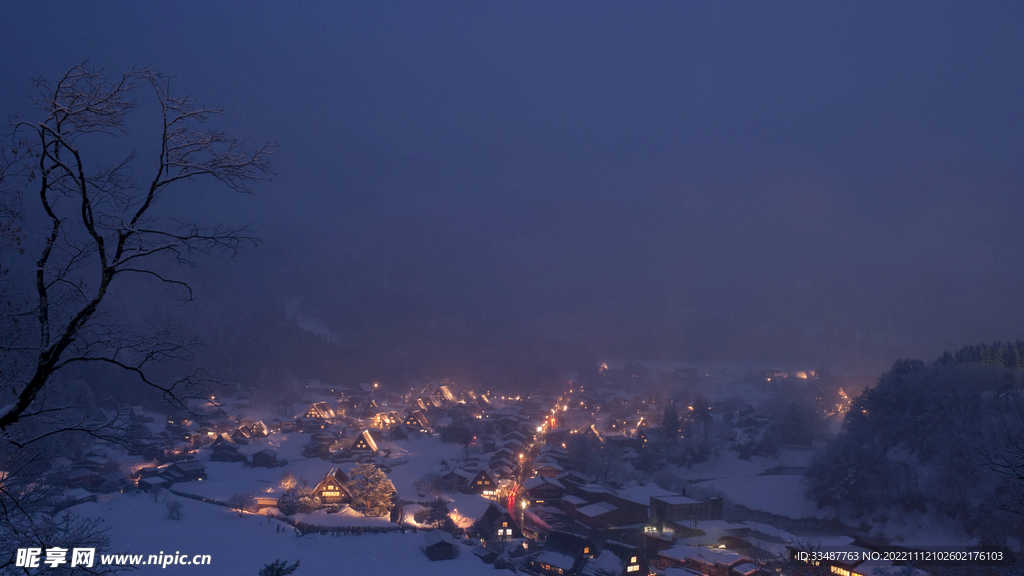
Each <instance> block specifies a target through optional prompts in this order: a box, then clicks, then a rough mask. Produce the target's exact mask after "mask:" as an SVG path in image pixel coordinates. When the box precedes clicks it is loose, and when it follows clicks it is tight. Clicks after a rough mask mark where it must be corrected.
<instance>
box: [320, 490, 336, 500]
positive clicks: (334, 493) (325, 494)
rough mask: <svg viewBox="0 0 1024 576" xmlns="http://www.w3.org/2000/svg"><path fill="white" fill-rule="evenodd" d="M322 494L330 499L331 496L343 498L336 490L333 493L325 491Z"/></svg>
mask: <svg viewBox="0 0 1024 576" xmlns="http://www.w3.org/2000/svg"><path fill="white" fill-rule="evenodd" d="M321 494H323V495H324V497H326V498H330V497H331V496H341V493H340V492H338V491H337V490H335V491H333V492H330V491H327V490H324V491H323V492H321Z"/></svg>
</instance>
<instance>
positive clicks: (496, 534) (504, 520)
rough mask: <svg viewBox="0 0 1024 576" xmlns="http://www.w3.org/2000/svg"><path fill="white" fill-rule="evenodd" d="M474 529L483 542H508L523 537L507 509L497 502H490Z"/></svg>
mask: <svg viewBox="0 0 1024 576" xmlns="http://www.w3.org/2000/svg"><path fill="white" fill-rule="evenodd" d="M474 527H475V528H476V529H477V530H478V531H479V533H480V537H481V538H483V539H484V540H495V539H497V540H508V539H510V538H523V537H524V536H523V531H522V530H521V529H520V528H519V525H518V524H516V522H515V518H513V517H512V515H511V514H509V513H508V509H506V508H505V507H504V506H502V505H501V504H498V503H497V502H491V504H490V506H488V507H487V510H485V511H484V513H483V516H481V517H480V519H479V520H477V522H476V524H474Z"/></svg>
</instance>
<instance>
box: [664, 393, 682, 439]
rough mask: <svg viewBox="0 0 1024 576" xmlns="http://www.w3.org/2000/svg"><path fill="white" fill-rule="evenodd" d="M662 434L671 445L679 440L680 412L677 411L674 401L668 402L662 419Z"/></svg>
mask: <svg viewBox="0 0 1024 576" xmlns="http://www.w3.org/2000/svg"><path fill="white" fill-rule="evenodd" d="M661 433H662V436H663V437H664V438H665V441H666V442H668V443H669V444H675V443H676V440H678V439H679V412H678V411H677V410H676V403H675V402H673V401H672V400H669V401H668V405H667V406H665V411H664V413H663V415H662V417H661Z"/></svg>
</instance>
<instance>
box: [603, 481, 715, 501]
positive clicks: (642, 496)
mask: <svg viewBox="0 0 1024 576" xmlns="http://www.w3.org/2000/svg"><path fill="white" fill-rule="evenodd" d="M616 494H617V495H618V496H619V497H620V498H623V499H625V500H629V501H630V502H636V503H637V504H643V505H644V506H649V505H650V504H651V497H652V496H654V497H657V498H659V499H661V500H664V499H666V498H673V497H681V498H686V497H685V496H682V495H681V494H679V493H678V492H673V491H671V490H665V489H664V488H661V487H660V486H658V485H657V484H646V485H644V486H633V487H630V488H623V489H622V490H618V491H617V492H616ZM686 500H690V499H689V498H686ZM670 502H672V503H673V504H679V503H681V502H677V501H675V500H670ZM690 502H696V500H690Z"/></svg>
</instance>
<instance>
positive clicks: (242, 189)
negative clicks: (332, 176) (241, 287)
mask: <svg viewBox="0 0 1024 576" xmlns="http://www.w3.org/2000/svg"><path fill="white" fill-rule="evenodd" d="M35 88H36V97H35V109H34V111H32V112H30V113H28V114H27V115H25V116H22V117H19V118H16V119H15V120H14V122H12V124H11V125H10V127H9V131H8V133H7V134H6V135H5V136H4V142H3V144H2V145H0V245H2V246H3V249H4V250H5V256H8V255H10V256H11V259H12V260H17V259H19V258H21V259H23V261H21V262H16V264H17V265H20V266H23V267H24V268H25V269H27V270H31V271H32V274H31V275H30V276H29V278H31V282H30V283H27V285H25V286H15V285H13V284H12V282H7V281H8V280H9V279H10V277H9V276H7V275H5V274H3V271H2V270H0V281H2V282H7V284H5V285H4V286H2V287H0V288H2V289H0V293H2V294H3V302H2V303H0V398H3V399H2V400H0V439H2V440H3V442H2V443H0V469H2V470H4V481H3V489H2V490H0V572H2V571H3V570H4V569H5V568H6V566H7V565H8V564H7V562H13V560H11V559H13V558H14V554H13V552H11V553H10V554H8V552H10V547H14V548H17V547H24V546H32V547H39V546H42V547H44V548H46V547H48V546H50V545H54V544H59V545H61V546H62V547H69V546H70V545H72V544H73V545H74V546H89V545H90V543H92V545H96V544H99V545H102V544H103V540H104V537H103V535H102V529H99V528H98V527H97V525H95V524H94V523H90V522H88V521H82V520H76V519H75V517H74V516H72V515H66V516H63V518H65V520H62V521H57V520H55V519H52V518H49V517H48V514H49V513H50V511H52V509H53V506H54V505H55V503H56V502H57V501H58V500H59V496H60V495H59V493H57V494H53V493H52V492H53V491H51V490H49V488H48V487H47V486H45V485H44V484H43V483H42V482H40V479H41V478H45V476H44V475H45V473H46V472H47V469H46V463H47V462H52V458H54V457H55V456H59V455H62V454H63V453H64V451H66V449H67V446H68V445H69V442H75V443H78V442H81V441H83V440H86V439H88V438H87V437H89V436H91V437H94V438H97V439H102V440H107V441H112V442H118V443H121V444H124V445H126V446H130V447H139V446H137V441H138V439H140V438H143V437H144V436H145V435H146V434H141V433H140V432H142V431H141V430H140V429H139V428H138V425H137V423H134V424H133V423H132V421H131V419H129V418H128V417H127V415H126V414H127V411H126V410H125V409H124V408H123V407H119V406H116V405H113V404H111V405H109V406H103V408H104V409H105V411H102V410H98V408H99V405H98V402H99V401H100V399H99V398H97V396H96V389H95V385H93V386H91V387H90V386H88V385H83V386H78V387H76V386H71V385H69V384H68V383H67V382H66V381H63V380H62V379H61V378H59V376H60V375H61V374H62V371H65V369H69V368H72V367H76V368H79V369H83V368H89V367H101V366H102V367H112V368H115V369H118V370H122V371H124V372H126V373H128V374H130V375H133V376H134V377H135V378H136V379H137V380H138V381H139V382H140V383H141V384H143V385H144V386H148V387H149V388H150V389H152V390H155V391H157V392H158V393H159V394H160V395H161V396H162V397H163V398H164V399H165V400H167V401H168V402H171V403H173V404H175V405H176V407H177V409H180V410H186V408H187V407H186V405H185V400H186V399H188V398H190V397H199V396H203V397H205V396H206V389H205V387H206V385H207V384H208V383H210V382H212V381H213V379H212V378H211V376H210V375H209V374H207V373H206V372H205V371H204V370H202V369H201V368H199V369H195V370H193V371H192V372H191V373H189V374H186V375H184V376H182V377H180V378H178V379H171V381H164V380H162V379H158V378H155V377H153V376H152V371H151V368H152V367H153V365H154V364H156V363H159V362H162V361H165V360H172V359H188V358H190V345H191V344H192V343H193V341H189V340H185V341H181V340H179V339H176V338H174V337H172V335H171V333H170V330H169V328H168V327H166V326H152V327H139V326H135V325H132V324H129V323H128V322H126V321H124V320H121V319H120V318H123V317H124V316H119V309H118V303H119V302H125V301H127V299H124V298H112V297H111V295H112V294H114V293H116V292H117V291H118V290H131V289H137V288H139V286H144V285H142V284H133V283H131V282H129V281H128V280H129V279H131V278H135V279H138V280H139V281H148V282H153V283H155V284H158V285H161V286H163V287H166V288H168V289H169V290H170V291H172V292H175V293H176V294H177V295H178V296H179V297H180V298H181V299H183V300H185V301H188V300H191V299H192V290H191V288H190V286H189V285H188V283H187V282H185V281H183V280H181V279H179V278H176V277H175V276H174V274H173V271H174V269H175V268H176V267H177V266H180V265H185V266H191V265H195V264H198V259H199V258H200V257H202V256H204V255H210V254H212V255H221V256H225V257H228V258H230V257H231V256H232V255H233V254H235V252H236V251H237V250H239V249H241V248H243V247H245V246H249V245H253V244H255V243H257V239H256V238H255V237H254V236H253V235H252V233H251V232H249V231H248V230H247V229H246V228H245V227H244V226H242V227H238V226H231V225H227V224H222V223H210V224H206V223H202V222H198V221H191V220H180V219H178V220H176V219H173V218H171V217H170V216H169V215H168V212H169V211H168V210H166V207H167V205H168V204H170V202H169V201H173V199H174V197H175V192H176V191H178V190H183V189H184V186H182V185H184V184H186V182H191V183H192V184H201V183H202V182H203V181H216V182H217V183H218V184H220V185H224V186H226V187H227V188H228V189H230V190H233V191H235V192H239V193H243V194H249V193H251V192H252V189H251V185H252V184H254V183H255V182H258V181H260V180H264V179H266V178H267V177H268V176H269V175H270V166H269V162H268V161H269V155H270V154H271V152H272V151H273V146H272V145H263V146H257V147H255V148H253V147H249V146H247V145H246V144H245V143H244V142H243V141H241V140H238V139H236V138H233V137H231V136H229V135H228V134H226V133H224V132H222V131H220V130H216V129H214V128H211V127H210V126H209V125H208V121H209V120H211V119H212V118H213V117H214V116H216V115H219V114H220V110H218V109H215V108H203V107H200V106H197V105H196V104H195V102H194V100H193V99H192V98H190V97H187V96H185V97H182V96H178V95H176V94H175V93H174V92H173V91H172V89H171V78H170V77H168V76H165V75H163V74H161V73H159V72H156V71H154V70H151V69H149V68H144V69H140V70H132V71H130V72H128V73H125V74H121V75H109V74H107V73H106V72H105V71H103V70H95V69H92V68H90V67H88V66H86V65H79V66H75V67H73V68H71V69H70V70H68V72H67V73H66V74H64V75H63V76H62V77H61V78H59V79H58V80H56V81H48V80H45V79H40V80H37V81H36V82H35ZM144 96H148V97H149V98H151V99H152V101H153V102H154V103H155V104H156V107H157V110H159V116H158V117H157V121H156V123H155V125H154V126H153V128H154V130H153V131H152V132H150V133H148V134H151V135H152V141H151V142H150V145H149V146H141V148H144V149H151V150H153V151H154V154H153V157H152V158H151V159H149V160H150V161H148V162H142V163H139V164H141V165H142V166H136V162H135V161H136V160H137V159H139V154H137V153H135V152H131V153H128V154H125V155H122V156H120V157H117V158H115V157H114V155H115V154H116V150H118V146H113V145H111V140H113V139H115V138H119V137H120V138H126V137H127V136H128V133H127V129H126V126H127V125H128V118H129V116H130V115H131V113H132V112H134V111H135V107H136V103H137V101H138V99H139V98H140V97H144ZM140 132H141V133H143V134H146V132H145V131H144V130H142V131H140ZM27 202H31V203H32V204H33V205H34V206H35V207H36V208H38V211H39V213H40V214H41V215H43V222H44V225H43V226H42V227H40V228H39V229H37V230H34V229H32V228H30V227H29V226H28V224H27V223H25V221H24V220H23V219H21V213H22V210H23V209H25V206H24V205H25V203H27ZM26 211H27V210H26ZM23 224H24V225H23ZM8 248H14V250H9V249H8ZM29 250H33V251H35V253H34V254H33V255H31V256H30V255H29V254H26V253H25V252H28V251H29ZM16 264H10V265H11V266H14V265H16ZM58 492H59V491H58ZM102 571H103V569H98V570H97V572H102Z"/></svg>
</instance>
